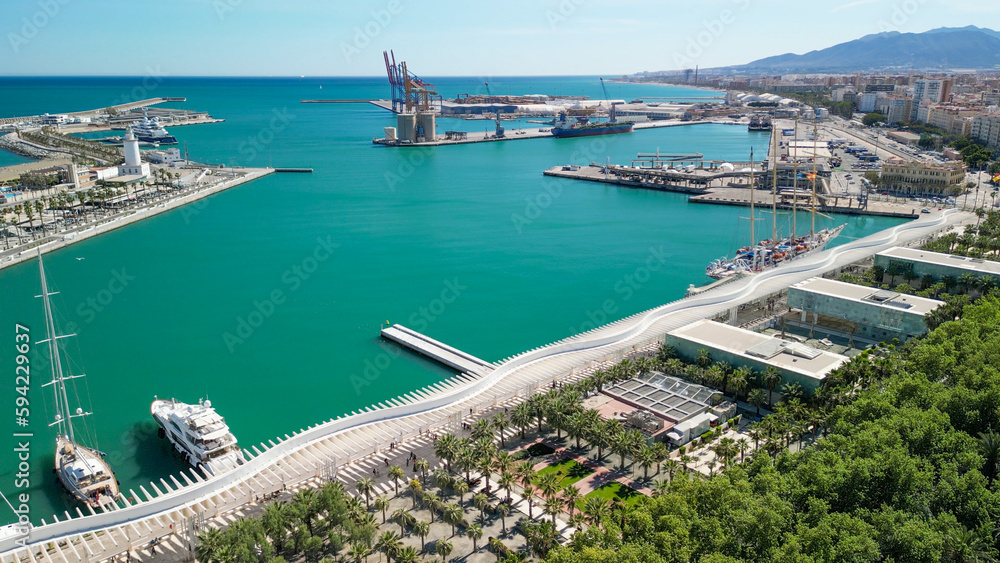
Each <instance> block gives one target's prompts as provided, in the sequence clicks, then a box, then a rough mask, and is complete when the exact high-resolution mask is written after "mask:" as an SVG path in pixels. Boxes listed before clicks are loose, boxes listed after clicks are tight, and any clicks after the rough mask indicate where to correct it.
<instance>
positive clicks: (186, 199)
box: [0, 168, 275, 270]
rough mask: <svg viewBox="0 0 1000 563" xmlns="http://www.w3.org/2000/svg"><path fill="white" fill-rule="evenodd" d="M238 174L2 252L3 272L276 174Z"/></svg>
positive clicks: (257, 170) (269, 171)
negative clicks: (53, 252) (41, 254)
mask: <svg viewBox="0 0 1000 563" xmlns="http://www.w3.org/2000/svg"><path fill="white" fill-rule="evenodd" d="M237 170H240V171H242V172H245V174H244V175H243V176H241V177H239V178H232V179H229V180H226V181H224V182H220V183H218V184H216V185H214V186H211V187H208V188H204V189H201V190H197V191H194V192H191V193H187V194H183V195H178V196H177V197H174V198H171V199H168V200H166V201H158V202H153V203H151V204H149V205H146V206H143V207H140V208H138V209H132V210H129V211H126V212H124V213H122V214H120V215H115V216H113V217H110V218H106V219H103V220H102V221H103V222H101V221H99V222H98V223H97V224H91V225H87V226H85V227H82V228H80V229H76V230H69V231H65V232H62V233H58V234H55V235H49V236H48V237H47V238H46V239H42V241H31V242H30V243H28V244H27V245H26V246H27V247H26V248H24V247H20V246H19V247H15V248H13V249H11V250H5V251H3V252H0V270H2V269H4V268H8V267H10V266H14V265H16V264H20V263H21V262H26V261H28V260H31V259H32V258H34V257H35V256H36V255H37V254H36V252H37V249H38V248H41V249H42V253H43V254H44V253H48V252H52V251H54V250H59V249H61V248H65V247H67V246H70V245H72V244H75V243H77V242H80V241H83V240H87V239H89V238H92V237H96V236H99V235H103V234H104V233H108V232H111V231H114V230H116V229H120V228H122V227H125V226H128V225H131V224H132V223H136V222H138V221H142V220H143V219H148V218H149V217H154V216H156V215H159V214H160V213H164V212H167V211H172V210H174V209H177V208H178V207H183V206H185V205H187V204H189V203H194V202H196V201H198V200H200V199H203V198H206V197H208V196H212V195H215V194H217V193H219V192H223V191H226V190H228V189H230V188H235V187H236V186H239V185H241V184H246V183H248V182H252V181H253V180H257V179H258V178H263V177H264V176H267V175H269V174H273V173H274V172H275V169H274V168H240V169H237ZM18 248H21V250H18Z"/></svg>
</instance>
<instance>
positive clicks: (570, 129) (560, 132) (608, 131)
mask: <svg viewBox="0 0 1000 563" xmlns="http://www.w3.org/2000/svg"><path fill="white" fill-rule="evenodd" d="M561 117H562V119H561V120H560V122H559V125H556V126H555V127H553V128H552V136H553V137H559V138H563V137H589V136H591V135H614V134H616V133H631V132H632V129H633V127H635V124H634V123H631V122H626V123H619V122H617V121H605V122H601V123H588V122H586V121H581V122H577V123H576V124H573V125H568V124H567V123H566V119H565V115H563V116H561Z"/></svg>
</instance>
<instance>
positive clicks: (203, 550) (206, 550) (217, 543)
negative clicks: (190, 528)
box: [195, 528, 225, 563]
mask: <svg viewBox="0 0 1000 563" xmlns="http://www.w3.org/2000/svg"><path fill="white" fill-rule="evenodd" d="M224 543H225V538H224V537H223V536H222V532H221V531H219V529H218V528H209V529H208V530H206V531H205V532H203V533H202V534H200V535H199V536H198V547H196V548H195V556H196V557H197V558H198V561H203V562H204V563H213V562H216V561H219V559H217V557H216V554H217V553H218V552H219V548H221V547H222V546H223V544H224Z"/></svg>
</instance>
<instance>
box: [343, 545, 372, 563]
mask: <svg viewBox="0 0 1000 563" xmlns="http://www.w3.org/2000/svg"><path fill="white" fill-rule="evenodd" d="M369 553H371V549H369V548H368V546H367V545H365V544H363V543H361V542H354V543H352V544H351V550H350V551H348V552H347V556H348V557H350V558H351V559H353V560H354V563H361V560H362V559H365V560H367V559H368V554H369Z"/></svg>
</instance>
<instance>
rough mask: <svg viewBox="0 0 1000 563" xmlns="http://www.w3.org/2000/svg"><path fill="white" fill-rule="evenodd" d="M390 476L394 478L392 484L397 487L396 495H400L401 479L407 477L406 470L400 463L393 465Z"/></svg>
mask: <svg viewBox="0 0 1000 563" xmlns="http://www.w3.org/2000/svg"><path fill="white" fill-rule="evenodd" d="M388 474H389V478H390V479H392V484H393V486H394V487H395V488H396V496H397V497H398V496H399V480H400V479H404V480H405V479H406V471H404V470H403V468H402V467H400V466H398V465H393V466H392V467H390V468H389V472H388Z"/></svg>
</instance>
